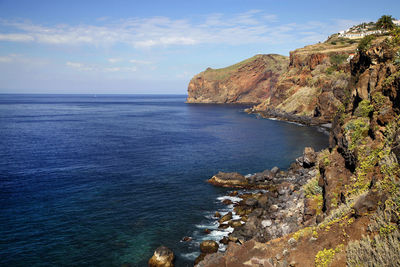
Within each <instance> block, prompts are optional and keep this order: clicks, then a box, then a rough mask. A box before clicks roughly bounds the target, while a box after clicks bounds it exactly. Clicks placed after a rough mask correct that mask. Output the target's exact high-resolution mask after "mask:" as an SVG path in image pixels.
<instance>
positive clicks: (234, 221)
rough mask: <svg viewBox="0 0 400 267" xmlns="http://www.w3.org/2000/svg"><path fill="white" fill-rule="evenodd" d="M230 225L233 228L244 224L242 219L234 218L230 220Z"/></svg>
mask: <svg viewBox="0 0 400 267" xmlns="http://www.w3.org/2000/svg"><path fill="white" fill-rule="evenodd" d="M229 225H230V226H231V227H233V228H238V227H241V226H242V223H241V222H240V220H232V221H229Z"/></svg>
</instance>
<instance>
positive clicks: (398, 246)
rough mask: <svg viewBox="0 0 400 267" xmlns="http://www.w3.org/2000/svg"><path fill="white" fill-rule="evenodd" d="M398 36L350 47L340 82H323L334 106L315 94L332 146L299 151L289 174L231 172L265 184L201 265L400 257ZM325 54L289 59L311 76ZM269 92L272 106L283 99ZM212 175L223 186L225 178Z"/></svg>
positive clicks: (375, 261)
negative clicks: (223, 246) (328, 122)
mask: <svg viewBox="0 0 400 267" xmlns="http://www.w3.org/2000/svg"><path fill="white" fill-rule="evenodd" d="M399 40H400V38H397V39H396V38H394V37H389V38H386V37H385V38H377V39H376V40H375V41H372V42H371V43H370V44H368V46H365V47H364V48H365V49H360V50H359V51H358V52H357V53H356V55H355V56H354V58H353V59H352V60H351V61H350V63H349V65H348V66H346V67H344V68H348V70H347V72H348V75H349V76H348V77H347V78H346V85H347V86H341V87H340V88H341V90H339V89H337V92H336V93H335V91H334V90H330V91H328V93H330V94H331V97H335V98H336V99H337V100H338V101H339V102H338V103H337V104H335V110H336V111H332V113H333V114H331V113H328V112H327V113H324V112H325V109H326V107H325V106H318V103H319V101H320V100H319V98H320V96H321V93H320V94H317V98H316V99H314V100H313V101H314V102H313V103H315V105H316V106H315V107H319V108H318V109H317V110H319V112H320V113H318V114H321V115H320V116H326V118H328V117H329V118H333V126H332V130H331V132H330V147H329V149H326V150H324V151H322V152H319V153H317V155H314V154H313V152H312V151H311V150H308V151H305V153H304V156H303V157H302V158H300V159H299V160H298V162H297V163H295V164H294V165H293V166H292V167H291V168H290V169H289V171H288V172H287V173H285V172H280V173H278V172H275V173H274V174H273V175H272V174H271V172H272V171H266V172H264V173H261V174H257V175H258V176H255V177H254V179H253V180H254V181H253V180H251V181H250V180H248V181H247V180H243V179H244V178H243V177H240V178H241V179H238V178H237V177H239V176H238V175H236V176H234V178H235V177H236V178H235V186H237V183H239V182H240V183H245V184H244V185H246V186H248V184H249V183H250V184H254V185H257V184H267V185H268V186H269V192H267V193H256V194H253V195H252V196H245V195H244V196H245V197H244V199H247V200H246V201H243V203H242V202H241V203H239V204H238V206H237V207H241V209H245V211H246V212H244V213H243V214H245V217H246V218H245V219H244V220H243V221H244V224H243V225H242V224H238V226H237V228H235V231H234V232H233V234H232V235H231V236H230V237H229V239H227V240H224V241H223V242H227V243H228V248H227V250H226V252H225V253H221V252H217V253H213V254H209V255H206V256H205V258H204V260H202V261H200V263H199V264H198V266H247V265H248V266H346V265H347V266H400V257H399V255H400V229H399V226H400V167H399V160H400V52H399V51H400V41H399ZM336 52H337V51H335V53H336ZM329 53H330V52H327V51H325V53H322V54H314V53H313V54H307V53H306V54H304V55H302V54H301V53H300V54H298V52H297V53H292V55H291V60H290V68H292V69H294V70H295V72H296V73H299V71H300V69H303V70H302V71H303V72H304V73H305V74H306V75H309V74H310V73H311V72H312V71H314V70H315V69H316V68H318V66H319V65H321V62H324V61H325V60H326V59H329V60H330V63H329V64H331V58H330V57H331V56H330V54H329ZM296 54H297V55H296ZM329 64H328V65H329ZM336 67H338V68H342V67H341V65H337V66H336ZM343 70H346V69H343ZM336 71H338V72H340V69H339V70H336ZM289 72H290V70H289ZM300 73H302V72H300ZM307 77H309V76H307ZM326 77H327V78H328V81H326V82H327V83H329V84H331V83H332V82H334V80H333V79H329V76H328V75H326ZM284 80H287V81H288V82H289V80H290V79H289V76H286V77H284V78H283V79H282V80H281V82H283V81H284ZM290 82H291V83H292V81H290ZM324 83H325V81H324V80H321V82H320V84H324ZM295 84H297V85H298V86H300V87H299V88H298V89H297V92H298V91H299V90H300V91H302V90H303V89H301V88H302V87H301V82H300V81H295ZM288 90H292V89H288ZM282 91H284V90H282ZM297 92H294V94H296V93H297ZM311 95H312V94H309V95H308V96H311ZM332 95H333V96H332ZM275 97H276V95H272V96H271V99H270V100H269V101H270V102H269V103H270V105H275V107H276V108H284V107H288V106H290V105H288V106H285V105H282V103H280V104H277V103H275V102H273V99H274V98H275ZM274 103H275V104H274ZM286 103H288V102H286ZM320 104H321V105H322V103H320ZM279 105H281V106H280V107H279ZM295 105H300V104H295ZM302 110H303V112H304V111H306V112H310V113H308V114H309V115H311V112H314V113H313V114H314V115H315V112H316V111H315V109H314V110H312V109H309V110H308V109H306V108H305V107H304V108H303V109H302ZM326 110H327V111H328V109H326ZM324 114H326V115H324ZM311 163H312V164H311ZM218 175H219V176H218V177H220V176H221V177H222V178H224V179H223V181H224V185H226V184H227V183H226V180H227V179H228V177H225V176H226V175H225V176H223V175H222V174H218ZM271 175H272V176H273V177H275V178H271V179H270V177H272V176H271ZM277 175H278V176H277ZM227 176H229V175H227ZM260 177H261V178H260ZM276 177H278V178H279V179H277V178H276ZM211 180H212V179H211ZM242 180H243V181H242ZM280 180H282V181H281V182H280ZM288 180H291V181H296V182H295V183H294V182H291V184H292V186H290V184H285V183H286V182H287V181H288ZM216 181H217V180H216V179H214V180H212V182H216ZM271 181H274V183H277V184H276V185H275V186H274V185H272V184H271ZM274 188H275V189H274ZM249 198H252V199H253V200H252V201H248V199H249ZM247 202H249V203H247ZM250 202H251V203H250ZM292 202H293V205H291V204H290V203H292ZM297 204H298V205H297ZM239 210H240V209H239V208H237V211H236V212H237V214H239ZM247 210H248V212H247ZM289 213H290V214H289ZM228 223H229V222H228ZM230 225H231V224H230ZM232 225H233V224H232ZM285 225H287V226H288V227H286V226H285ZM291 225H293V226H291ZM271 229H278V230H280V231H276V230H273V231H272V230H271ZM248 235H250V236H252V238H249V237H248ZM221 242H222V241H221Z"/></svg>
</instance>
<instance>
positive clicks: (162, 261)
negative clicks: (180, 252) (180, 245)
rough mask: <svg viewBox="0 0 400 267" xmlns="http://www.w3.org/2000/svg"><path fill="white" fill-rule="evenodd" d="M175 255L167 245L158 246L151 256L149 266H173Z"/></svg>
mask: <svg viewBox="0 0 400 267" xmlns="http://www.w3.org/2000/svg"><path fill="white" fill-rule="evenodd" d="M174 258H175V255H174V253H173V252H172V250H170V249H169V248H167V247H165V246H161V247H158V248H157V249H156V250H155V251H154V254H153V256H152V257H151V258H150V260H149V262H148V264H149V267H173V266H174V263H173V261H174Z"/></svg>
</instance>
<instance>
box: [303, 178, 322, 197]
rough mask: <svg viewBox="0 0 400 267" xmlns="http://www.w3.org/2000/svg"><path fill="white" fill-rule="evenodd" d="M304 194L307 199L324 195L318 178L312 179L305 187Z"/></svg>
mask: <svg viewBox="0 0 400 267" xmlns="http://www.w3.org/2000/svg"><path fill="white" fill-rule="evenodd" d="M304 194H305V195H306V197H312V196H316V195H320V194H322V188H321V187H320V186H319V185H318V178H317V177H314V178H312V179H310V180H309V181H308V182H307V183H306V184H305V185H304Z"/></svg>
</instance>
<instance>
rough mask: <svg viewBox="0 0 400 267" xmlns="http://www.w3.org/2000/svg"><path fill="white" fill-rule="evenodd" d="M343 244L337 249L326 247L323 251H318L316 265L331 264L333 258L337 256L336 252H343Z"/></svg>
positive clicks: (325, 265) (321, 266) (324, 265)
mask: <svg viewBox="0 0 400 267" xmlns="http://www.w3.org/2000/svg"><path fill="white" fill-rule="evenodd" d="M343 247H344V246H343V244H341V245H338V246H337V247H336V248H335V249H333V248H331V249H326V248H324V249H323V250H321V251H318V253H317V255H316V256H315V266H316V267H327V266H329V265H330V264H331V262H332V261H333V259H334V258H335V254H337V253H339V252H341V251H342V250H343Z"/></svg>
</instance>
